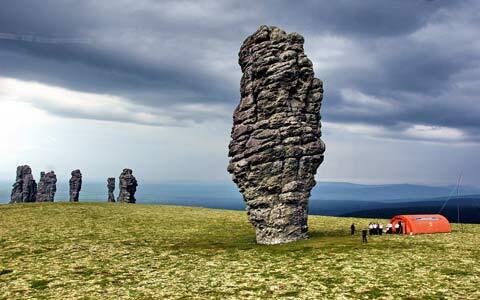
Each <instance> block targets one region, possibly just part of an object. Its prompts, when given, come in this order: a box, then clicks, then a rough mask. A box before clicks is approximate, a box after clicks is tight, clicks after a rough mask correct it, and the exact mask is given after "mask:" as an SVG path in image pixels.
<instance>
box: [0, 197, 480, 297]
mask: <svg viewBox="0 0 480 300" xmlns="http://www.w3.org/2000/svg"><path fill="white" fill-rule="evenodd" d="M352 222H355V223H356V224H357V225H360V224H362V225H364V224H366V223H368V222H369V220H361V219H351V218H333V217H318V216H312V217H311V218H310V220H309V224H310V236H311V238H310V239H309V240H306V241H301V242H296V243H291V244H286V245H277V246H261V245H256V244H255V240H254V232H253V228H252V227H251V226H250V225H249V224H248V222H247V220H246V214H245V212H236V211H226V210H212V209H202V208H190V207H175V206H158V205H115V204H107V203H104V204H103V203H102V204H99V203H96V204H93V203H76V204H75V203H73V204H71V203H54V204H46V203H41V204H25V205H1V206H0V299H15V298H22V299H24V298H35V299H47V298H52V299H71V298H74V299H127V298H135V299H152V298H155V299H161V298H167V299H209V298H212V299H215V298H221V299H238V298H242V299H249V298H250V299H258V298H272V299H277V298H285V299H296V298H304V299H319V298H321V299H322V298H326V299H330V298H331V299H351V298H356V299H372V298H382V299H398V298H404V299H480V288H479V287H480V247H479V245H480V236H479V235H480V226H478V225H463V227H462V229H461V230H460V228H459V227H457V226H455V225H454V232H453V233H452V234H436V235H423V236H413V237H411V236H381V237H380V236H375V237H372V238H370V239H369V243H368V244H367V245H362V243H361V237H360V236H359V235H357V236H355V237H351V236H349V226H350V224H351V223H352Z"/></svg>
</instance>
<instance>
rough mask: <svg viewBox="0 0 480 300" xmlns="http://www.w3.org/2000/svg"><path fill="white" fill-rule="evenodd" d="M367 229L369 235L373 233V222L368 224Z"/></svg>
mask: <svg viewBox="0 0 480 300" xmlns="http://www.w3.org/2000/svg"><path fill="white" fill-rule="evenodd" d="M368 231H369V234H370V235H372V234H373V224H372V223H370V224H368Z"/></svg>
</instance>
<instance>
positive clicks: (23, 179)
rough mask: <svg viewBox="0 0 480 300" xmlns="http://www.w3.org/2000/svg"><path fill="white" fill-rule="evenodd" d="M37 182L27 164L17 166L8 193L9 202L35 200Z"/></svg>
mask: <svg viewBox="0 0 480 300" xmlns="http://www.w3.org/2000/svg"><path fill="white" fill-rule="evenodd" d="M36 198H37V183H36V182H35V179H33V175H32V169H31V168H30V166H28V165H24V166H18V167H17V176H16V179H15V183H14V184H13V188H12V193H11V194H10V203H22V202H35V201H36Z"/></svg>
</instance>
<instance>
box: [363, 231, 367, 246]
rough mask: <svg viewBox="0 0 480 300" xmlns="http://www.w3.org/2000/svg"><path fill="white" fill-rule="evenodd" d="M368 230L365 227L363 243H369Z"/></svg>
mask: <svg viewBox="0 0 480 300" xmlns="http://www.w3.org/2000/svg"><path fill="white" fill-rule="evenodd" d="M367 232H368V231H367V230H366V229H363V230H362V243H368V241H367Z"/></svg>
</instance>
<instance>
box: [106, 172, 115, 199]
mask: <svg viewBox="0 0 480 300" xmlns="http://www.w3.org/2000/svg"><path fill="white" fill-rule="evenodd" d="M107 189H108V202H115V195H114V194H113V192H114V191H115V178H114V177H110V178H108V179H107Z"/></svg>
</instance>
